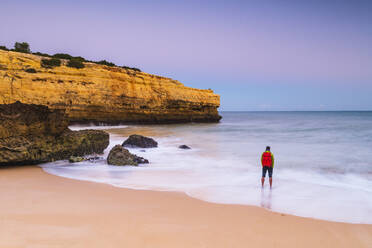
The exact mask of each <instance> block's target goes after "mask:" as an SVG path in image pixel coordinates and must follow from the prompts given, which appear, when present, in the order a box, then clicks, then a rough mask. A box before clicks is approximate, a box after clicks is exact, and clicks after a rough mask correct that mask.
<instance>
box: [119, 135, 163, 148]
mask: <svg viewBox="0 0 372 248" xmlns="http://www.w3.org/2000/svg"><path fill="white" fill-rule="evenodd" d="M122 146H124V147H141V148H151V147H158V142H156V141H155V140H154V139H152V138H148V137H145V136H142V135H138V134H133V135H131V136H129V138H128V139H127V140H126V141H124V143H123V144H122Z"/></svg>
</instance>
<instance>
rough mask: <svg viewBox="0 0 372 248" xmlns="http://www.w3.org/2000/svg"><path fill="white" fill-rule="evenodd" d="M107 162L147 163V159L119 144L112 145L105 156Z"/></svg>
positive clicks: (119, 163)
mask: <svg viewBox="0 0 372 248" xmlns="http://www.w3.org/2000/svg"><path fill="white" fill-rule="evenodd" d="M107 163H108V164H110V165H133V166H137V165H138V164H148V163H149V161H148V160H147V159H144V158H142V157H139V156H137V155H134V154H132V153H130V152H129V151H128V150H127V149H125V148H124V147H123V146H121V145H116V146H114V147H113V148H112V149H111V151H110V153H109V155H108V156H107Z"/></svg>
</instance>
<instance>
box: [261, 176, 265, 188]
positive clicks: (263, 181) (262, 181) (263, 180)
mask: <svg viewBox="0 0 372 248" xmlns="http://www.w3.org/2000/svg"><path fill="white" fill-rule="evenodd" d="M264 183H265V178H264V177H262V178H261V184H262V188H263V186H264Z"/></svg>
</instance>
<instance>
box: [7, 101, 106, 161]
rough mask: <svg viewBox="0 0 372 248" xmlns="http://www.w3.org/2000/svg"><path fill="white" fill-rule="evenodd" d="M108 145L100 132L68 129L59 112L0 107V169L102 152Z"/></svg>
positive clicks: (32, 107)
mask: <svg viewBox="0 0 372 248" xmlns="http://www.w3.org/2000/svg"><path fill="white" fill-rule="evenodd" d="M108 144H109V135H108V133H106V132H104V131H100V130H83V131H71V130H69V129H68V119H67V118H66V116H65V114H64V111H63V110H50V109H48V107H46V106H42V105H34V104H23V103H20V102H15V103H12V104H0V166H2V165H17V164H38V163H43V162H50V161H55V160H61V159H68V158H69V157H70V156H84V155H89V154H92V153H103V151H104V149H105V148H106V147H107V146H108Z"/></svg>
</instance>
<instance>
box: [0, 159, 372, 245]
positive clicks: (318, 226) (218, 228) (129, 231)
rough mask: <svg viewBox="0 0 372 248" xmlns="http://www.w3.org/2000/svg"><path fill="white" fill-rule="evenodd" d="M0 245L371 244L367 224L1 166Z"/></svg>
mask: <svg viewBox="0 0 372 248" xmlns="http://www.w3.org/2000/svg"><path fill="white" fill-rule="evenodd" d="M0 195H1V204H0V247H7V248H10V247H12V248H13V247H151V248H154V247H162V248H164V247H264V246H265V247H287V248H288V247H371V246H372V225H357V224H346V223H336V222H327V221H321V220H315V219H309V218H301V217H296V216H289V215H284V214H280V213H273V212H270V211H267V210H265V209H263V208H259V207H251V206H238V205H223V204H213V203H207V202H203V201H200V200H196V199H193V198H190V197H188V196H186V195H184V194H182V193H173V192H155V191H140V190H128V189H122V188H115V187H112V186H109V185H105V184H98V183H91V182H85V181H77V180H70V179H65V178H61V177H57V176H53V175H49V174H47V173H45V172H44V171H43V170H42V169H41V168H39V167H37V166H25V167H17V168H5V169H1V170H0Z"/></svg>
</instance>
